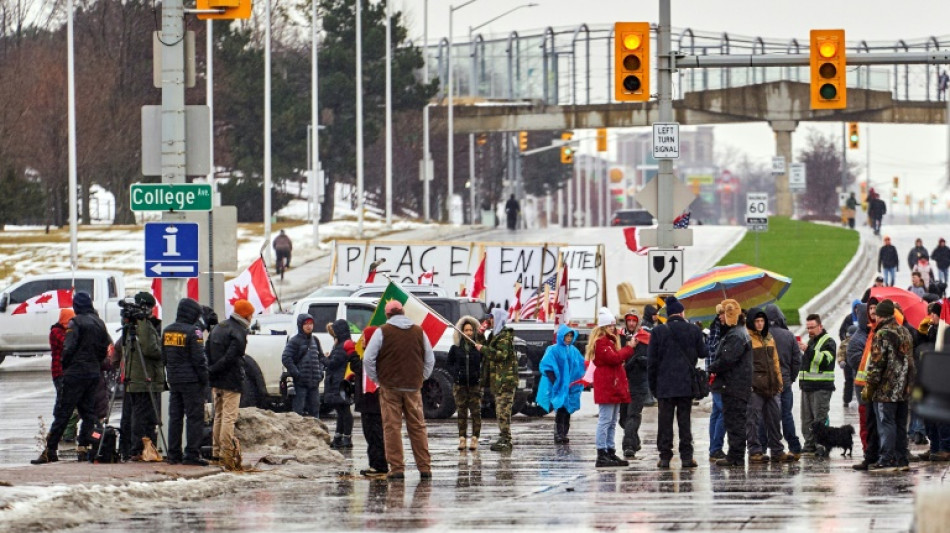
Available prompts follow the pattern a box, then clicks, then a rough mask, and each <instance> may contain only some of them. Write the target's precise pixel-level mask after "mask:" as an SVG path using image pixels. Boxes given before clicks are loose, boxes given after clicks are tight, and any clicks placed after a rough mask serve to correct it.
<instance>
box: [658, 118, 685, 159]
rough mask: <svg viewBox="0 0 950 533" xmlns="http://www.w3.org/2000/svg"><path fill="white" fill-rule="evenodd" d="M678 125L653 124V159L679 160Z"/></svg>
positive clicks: (669, 123)
mask: <svg viewBox="0 0 950 533" xmlns="http://www.w3.org/2000/svg"><path fill="white" fill-rule="evenodd" d="M679 156H680V125H679V124H678V123H676V122H654V123H653V158H654V159H679Z"/></svg>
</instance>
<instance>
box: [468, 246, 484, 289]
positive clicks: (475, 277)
mask: <svg viewBox="0 0 950 533" xmlns="http://www.w3.org/2000/svg"><path fill="white" fill-rule="evenodd" d="M484 290H485V254H482V260H481V261H480V262H479V263H478V268H477V269H476V270H475V273H474V274H472V280H471V282H470V283H469V286H468V288H467V290H466V293H467V294H468V297H469V298H478V297H479V296H481V295H482V292H484Z"/></svg>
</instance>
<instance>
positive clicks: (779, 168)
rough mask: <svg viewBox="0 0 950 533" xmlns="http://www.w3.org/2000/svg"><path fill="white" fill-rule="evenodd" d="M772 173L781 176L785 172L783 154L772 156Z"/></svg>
mask: <svg viewBox="0 0 950 533" xmlns="http://www.w3.org/2000/svg"><path fill="white" fill-rule="evenodd" d="M772 174H773V175H775V176H781V175H782V174H785V157H784V156H780V155H778V156H775V157H773V158H772Z"/></svg>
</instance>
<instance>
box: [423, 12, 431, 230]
mask: <svg viewBox="0 0 950 533" xmlns="http://www.w3.org/2000/svg"><path fill="white" fill-rule="evenodd" d="M428 46H429V0H425V2H424V3H423V15H422V49H423V54H422V79H423V81H424V82H425V84H426V85H429V48H428ZM429 105H431V104H430V103H426V108H425V111H424V112H423V114H422V144H423V148H422V149H423V153H422V202H423V204H422V217H423V219H424V220H425V221H426V222H429V183H430V181H431V180H432V176H431V174H430V173H429V167H430V163H429V161H431V159H432V155H431V154H430V153H429Z"/></svg>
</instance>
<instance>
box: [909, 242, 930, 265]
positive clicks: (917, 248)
mask: <svg viewBox="0 0 950 533" xmlns="http://www.w3.org/2000/svg"><path fill="white" fill-rule="evenodd" d="M921 259H926V260H928V261H929V260H930V252H928V251H927V249H926V248H924V241H923V240H921V239H917V240H916V241H914V247H913V248H911V249H910V251H909V252H907V266H908V267H909V268H910V269H911V270H913V269H914V267H915V266H917V262H918V261H920V260H921Z"/></svg>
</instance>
